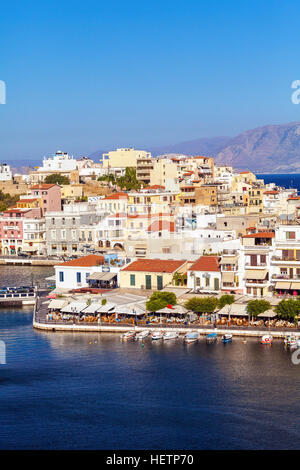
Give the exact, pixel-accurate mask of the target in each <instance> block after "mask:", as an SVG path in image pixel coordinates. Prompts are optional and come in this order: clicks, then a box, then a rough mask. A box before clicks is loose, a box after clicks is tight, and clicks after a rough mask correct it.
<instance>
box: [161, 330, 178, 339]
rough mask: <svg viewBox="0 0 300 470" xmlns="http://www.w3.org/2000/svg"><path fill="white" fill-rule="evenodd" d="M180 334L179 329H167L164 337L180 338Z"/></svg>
mask: <svg viewBox="0 0 300 470" xmlns="http://www.w3.org/2000/svg"><path fill="white" fill-rule="evenodd" d="M178 336H179V333H178V331H167V332H166V333H165V334H164V335H163V339H164V340H165V339H176V338H178Z"/></svg>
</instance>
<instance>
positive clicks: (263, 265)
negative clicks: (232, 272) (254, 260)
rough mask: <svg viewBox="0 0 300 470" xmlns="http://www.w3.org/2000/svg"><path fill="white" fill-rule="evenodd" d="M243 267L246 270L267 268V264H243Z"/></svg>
mask: <svg viewBox="0 0 300 470" xmlns="http://www.w3.org/2000/svg"><path fill="white" fill-rule="evenodd" d="M245 266H247V267H248V268H251V269H252V268H254V269H255V268H265V267H266V266H268V264H267V263H259V264H251V263H249V262H247V263H245Z"/></svg>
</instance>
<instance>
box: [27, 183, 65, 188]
mask: <svg viewBox="0 0 300 470" xmlns="http://www.w3.org/2000/svg"><path fill="white" fill-rule="evenodd" d="M52 186H59V185H58V184H55V183H54V184H45V183H44V184H36V185H35V186H31V188H30V189H50V188H52Z"/></svg>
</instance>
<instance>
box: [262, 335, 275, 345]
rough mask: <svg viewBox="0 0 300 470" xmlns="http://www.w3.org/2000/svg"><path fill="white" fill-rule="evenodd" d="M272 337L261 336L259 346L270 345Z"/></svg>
mask: <svg viewBox="0 0 300 470" xmlns="http://www.w3.org/2000/svg"><path fill="white" fill-rule="evenodd" d="M272 341H273V336H271V335H263V336H262V338H261V340H260V342H261V344H272Z"/></svg>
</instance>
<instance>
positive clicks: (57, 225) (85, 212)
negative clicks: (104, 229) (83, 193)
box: [45, 202, 101, 256]
mask: <svg viewBox="0 0 300 470" xmlns="http://www.w3.org/2000/svg"><path fill="white" fill-rule="evenodd" d="M45 219H46V240H47V252H48V254H49V255H51V256H53V255H58V256H62V255H68V256H70V255H74V254H78V253H82V252H84V251H85V249H86V248H89V247H90V246H87V245H91V243H89V242H90V241H91V242H92V236H91V237H90V236H87V237H86V235H87V233H86V231H87V230H88V229H87V226H90V227H91V228H92V227H93V226H95V225H96V224H97V223H98V222H99V221H100V219H101V213H100V212H97V211H96V207H95V205H92V204H88V203H85V202H82V203H77V204H66V205H64V206H63V210H62V211H48V212H47V213H46V216H45ZM82 227H84V229H82ZM89 238H90V240H89Z"/></svg>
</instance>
